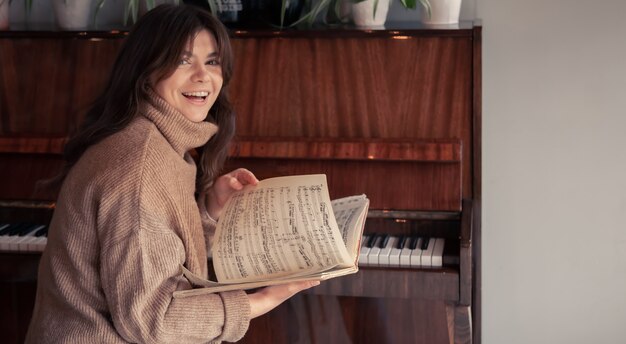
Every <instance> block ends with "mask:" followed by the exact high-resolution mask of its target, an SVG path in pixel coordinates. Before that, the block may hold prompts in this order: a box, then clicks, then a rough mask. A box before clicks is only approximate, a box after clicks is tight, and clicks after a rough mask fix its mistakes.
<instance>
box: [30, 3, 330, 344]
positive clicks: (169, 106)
mask: <svg viewBox="0 0 626 344" xmlns="http://www.w3.org/2000/svg"><path fill="white" fill-rule="evenodd" d="M231 74H232V56H231V49H230V43H229V39H228V35H227V32H226V31H225V29H224V27H223V26H222V25H221V23H220V22H219V21H218V20H216V19H215V18H214V17H213V16H211V15H210V14H209V13H206V12H204V11H202V10H200V9H197V8H195V7H189V6H171V5H164V6H159V7H157V8H156V9H154V10H153V11H150V12H149V13H147V14H146V15H144V16H143V17H142V18H141V19H140V20H139V21H138V23H137V24H136V26H135V27H134V28H133V30H132V31H131V33H130V34H129V36H128V38H127V40H126V42H125V43H124V46H123V47H122V49H121V51H120V53H119V55H118V58H117V60H116V62H115V64H114V66H113V71H112V75H111V78H110V80H109V82H108V84H107V86H106V88H105V90H104V92H103V94H102V95H101V96H100V97H99V98H98V99H97V100H96V102H95V103H94V105H93V107H92V108H91V109H90V111H89V112H88V113H87V117H86V120H85V123H84V124H83V126H82V127H81V130H80V131H79V133H78V134H77V135H75V136H74V137H73V138H72V139H71V140H70V141H69V142H68V144H67V146H66V149H65V157H66V160H67V167H66V169H65V172H64V173H63V174H62V175H61V176H60V178H59V180H61V181H62V186H61V190H60V193H59V197H58V201H57V207H56V210H55V213H54V216H53V219H52V222H51V224H50V229H49V234H48V244H47V247H46V250H45V251H44V253H43V255H42V259H41V264H40V269H39V285H38V289H37V300H36V304H35V311H34V315H33V319H32V321H31V324H30V328H29V331H28V336H27V340H26V341H27V342H28V343H40V342H50V343H60V342H79V343H87V342H105V343H124V342H133V343H184V342H208V341H216V342H220V341H237V340H239V339H240V338H241V337H242V336H243V335H244V334H245V332H246V330H247V328H248V324H249V321H250V319H251V318H254V317H256V316H259V315H261V314H264V313H265V312H267V311H269V310H271V309H272V308H274V307H276V306H277V305H278V304H280V303H281V302H283V301H284V300H286V299H287V298H289V297H291V296H292V295H293V294H295V293H296V292H298V291H300V290H303V289H306V288H309V287H311V286H313V285H316V284H317V283H318V282H304V283H292V284H286V285H282V286H275V287H268V288H265V289H262V290H261V291H259V292H257V293H253V294H249V295H248V294H246V293H245V292H243V291H235V292H225V293H219V294H204V295H200V296H191V297H186V298H173V296H172V295H173V293H174V292H175V291H177V290H184V289H190V288H191V285H190V284H189V282H188V281H187V280H186V279H185V278H184V277H183V276H182V274H181V272H180V265H181V264H182V265H184V266H185V267H186V268H187V269H189V270H191V271H192V272H194V273H196V274H199V275H201V276H205V277H206V276H207V259H206V258H207V247H208V243H209V238H210V236H211V233H212V231H213V230H214V229H215V221H214V220H213V219H216V218H218V217H219V215H220V211H221V209H222V206H223V205H224V203H225V202H226V200H227V199H228V198H229V196H230V195H231V194H232V193H233V192H234V191H235V190H239V189H241V188H243V186H244V185H246V184H256V183H257V179H256V178H255V176H254V175H253V174H252V173H251V172H249V171H247V170H245V169H238V170H235V171H233V172H231V173H228V174H226V175H223V176H220V177H218V178H216V177H217V176H216V174H217V173H218V172H219V171H220V169H221V167H222V165H223V162H224V160H225V158H226V154H227V145H228V143H229V142H230V140H231V138H232V136H233V134H234V128H235V125H234V116H233V113H232V108H231V104H230V103H229V100H228V95H227V87H228V83H229V81H230V78H231ZM197 147H199V150H198V151H199V152H200V159H199V164H198V167H197V166H196V164H195V162H194V160H193V159H192V158H191V156H190V153H189V151H190V150H192V149H193V148H197ZM196 194H199V195H200V196H199V197H198V198H197V199H198V203H196V198H195V195H196Z"/></svg>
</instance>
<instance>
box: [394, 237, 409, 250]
mask: <svg viewBox="0 0 626 344" xmlns="http://www.w3.org/2000/svg"><path fill="white" fill-rule="evenodd" d="M407 238H408V237H407V236H406V235H401V236H399V237H398V241H396V248H397V249H403V248H404V245H405V243H406V241H407Z"/></svg>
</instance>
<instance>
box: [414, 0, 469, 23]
mask: <svg viewBox="0 0 626 344" xmlns="http://www.w3.org/2000/svg"><path fill="white" fill-rule="evenodd" d="M430 2H431V11H430V13H428V15H426V14H423V15H422V22H423V23H424V24H428V25H430V24H436V25H438V24H456V23H458V22H459V14H460V13H461V0H430Z"/></svg>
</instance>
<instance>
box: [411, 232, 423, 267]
mask: <svg viewBox="0 0 626 344" xmlns="http://www.w3.org/2000/svg"><path fill="white" fill-rule="evenodd" d="M424 240H425V238H421V237H420V238H417V241H416V242H415V243H414V245H412V246H411V248H412V250H411V264H410V265H411V267H414V268H418V267H420V266H422V264H421V257H422V244H423V243H424Z"/></svg>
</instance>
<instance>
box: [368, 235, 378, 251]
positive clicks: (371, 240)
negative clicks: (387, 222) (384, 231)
mask: <svg viewBox="0 0 626 344" xmlns="http://www.w3.org/2000/svg"><path fill="white" fill-rule="evenodd" d="M376 238H378V234H372V235H371V236H370V238H369V240H368V241H367V244H366V245H365V246H366V247H369V248H372V247H374V243H375V242H376Z"/></svg>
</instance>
